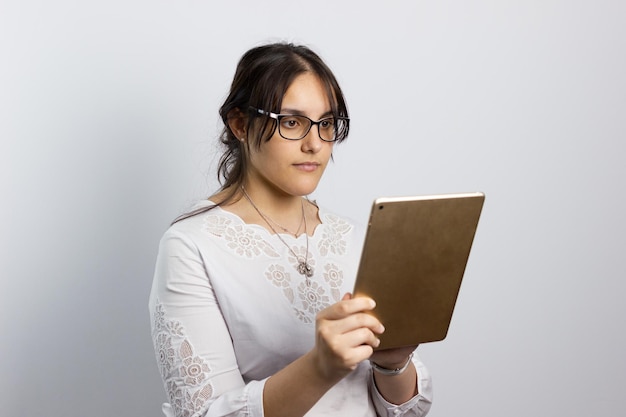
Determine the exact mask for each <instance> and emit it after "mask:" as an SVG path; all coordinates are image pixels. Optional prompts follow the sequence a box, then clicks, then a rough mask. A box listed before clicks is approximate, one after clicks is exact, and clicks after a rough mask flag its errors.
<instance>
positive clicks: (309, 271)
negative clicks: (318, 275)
mask: <svg viewBox="0 0 626 417" xmlns="http://www.w3.org/2000/svg"><path fill="white" fill-rule="evenodd" d="M241 191H243V195H244V196H245V197H246V200H248V201H249V202H250V205H252V207H253V208H254V209H255V210H256V212H257V213H259V216H261V218H262V219H263V220H265V223H267V225H268V226H269V228H270V229H271V230H272V232H274V234H275V235H276V237H278V239H280V241H281V242H283V245H285V246H286V247H287V249H289V252H291V254H292V255H293V256H294V257H295V258H296V260H297V261H298V268H297V269H298V273H299V274H301V275H304V276H305V277H306V283H307V285H310V282H309V278H311V277H312V276H313V272H314V270H313V267H312V266H311V265H309V234H308V233H307V225H306V215H305V213H304V201H302V200H301V205H302V221H301V223H300V224H302V223H304V236H305V237H306V253H305V255H304V259H302V257H301V256H298V255H297V254H296V253H295V252H294V251H293V249H292V248H291V246H289V244H288V243H287V242H285V241H284V239H283V238H282V237H281V236H280V233H278V232H276V229H274V227H273V226H272V223H275V224H276V225H278V226H280V225H279V224H278V223H276V222H275V221H274V220H272V219H271V218H270V217H269V216H268V215H266V214H264V213H263V212H262V211H261V210H259V208H258V207H257V206H256V204H254V201H252V198H250V196H249V195H248V193H247V192H246V189H245V188H244V187H243V185H242V186H241ZM280 227H281V229H285V228H284V227H282V226H280ZM298 230H300V226H298ZM285 231H287V232H289V231H288V230H286V229H285ZM289 233H291V232H289ZM296 233H297V231H296ZM294 236H295V235H294ZM295 237H296V238H297V236H295Z"/></svg>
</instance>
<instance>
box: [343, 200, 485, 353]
mask: <svg viewBox="0 0 626 417" xmlns="http://www.w3.org/2000/svg"><path fill="white" fill-rule="evenodd" d="M484 200H485V195H484V194H483V193H465V194H442V195H430V196H417V197H400V198H379V199H377V200H376V201H374V204H373V206H372V212H371V214H370V219H369V224H368V228H367V233H366V236H365V242H364V246H363V252H362V255H361V262H360V265H359V270H358V274H357V279H356V284H355V288H354V295H355V296H356V297H358V296H363V295H366V296H369V297H371V298H373V299H374V300H375V301H376V308H375V309H374V310H373V311H372V314H373V315H374V316H376V317H378V319H379V320H380V321H381V322H382V323H383V325H384V326H385V332H384V333H383V334H382V335H381V337H380V340H381V344H380V346H379V347H378V349H387V348H393V347H400V346H409V345H417V344H420V343H426V342H435V341H440V340H443V339H445V337H446V335H447V333H448V327H449V326H450V320H451V319H452V312H453V310H454V305H455V303H456V299H457V296H458V293H459V289H460V287H461V280H462V279H463V274H464V273H465V266H466V264H467V260H468V257H469V254H470V249H471V247H472V242H473V240H474V235H475V232H476V227H477V226H478V219H479V217H480V213H481V210H482V206H483V202H484Z"/></svg>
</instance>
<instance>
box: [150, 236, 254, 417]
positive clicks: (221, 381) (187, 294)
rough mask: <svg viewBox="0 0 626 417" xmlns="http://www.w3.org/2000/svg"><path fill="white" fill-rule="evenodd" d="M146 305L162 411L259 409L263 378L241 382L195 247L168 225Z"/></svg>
mask: <svg viewBox="0 0 626 417" xmlns="http://www.w3.org/2000/svg"><path fill="white" fill-rule="evenodd" d="M149 306H150V313H151V318H152V339H153V343H154V349H155V353H156V356H157V362H158V367H159V371H160V373H161V376H162V378H163V382H164V385H165V390H166V392H167V395H168V397H169V401H170V403H169V404H165V405H164V412H165V414H166V415H171V416H176V417H196V416H204V415H211V416H222V415H233V416H238V415H246V416H262V415H263V410H262V392H263V385H264V382H265V381H252V382H250V383H248V384H247V385H246V384H244V381H243V379H242V377H241V374H240V372H239V369H238V367H237V361H236V358H235V354H234V351H233V347H232V344H231V341H230V335H229V333H228V329H227V327H226V324H225V322H224V319H223V316H222V314H221V311H220V308H219V306H218V304H217V301H216V298H215V295H214V293H213V289H212V287H211V283H210V279H209V277H208V276H207V274H206V270H205V268H204V266H203V264H202V259H201V257H200V255H199V253H198V251H197V248H195V246H194V245H193V243H192V242H190V241H189V240H188V239H187V238H185V237H184V236H182V235H178V234H176V233H174V232H172V231H168V232H167V233H166V235H165V236H164V237H163V239H162V240H161V245H160V248H159V255H158V258H157V265H156V270H155V277H154V281H153V285H152V291H151V294H150V303H149Z"/></svg>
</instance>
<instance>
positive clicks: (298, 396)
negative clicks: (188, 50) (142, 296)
mask: <svg viewBox="0 0 626 417" xmlns="http://www.w3.org/2000/svg"><path fill="white" fill-rule="evenodd" d="M220 115H221V117H222V120H223V122H224V131H223V133H222V136H221V141H222V143H223V144H224V145H225V148H226V150H225V152H224V154H223V156H222V159H221V161H220V168H219V176H220V179H221V182H222V184H223V186H222V188H221V189H220V190H219V192H217V193H216V194H215V195H213V196H212V197H210V198H209V199H208V200H207V201H203V202H200V203H199V204H198V206H197V207H195V208H194V210H193V211H192V212H190V213H188V214H186V215H185V216H182V218H179V219H178V220H177V221H175V222H174V224H173V225H172V226H171V227H170V229H169V230H168V231H167V232H166V233H165V235H164V237H163V239H162V240H161V244H160V249H159V256H158V260H157V265H156V272H155V277H154V282H153V287H152V292H151V295H150V303H149V305H150V312H151V317H152V335H153V340H154V345H155V350H156V353H157V359H158V364H159V369H160V372H161V375H162V377H163V381H164V384H165V389H166V391H167V394H168V396H169V400H170V402H169V403H166V404H165V405H164V407H163V410H164V412H165V414H166V415H167V416H177V417H178V416H259V417H261V416H265V417H274V416H289V417H295V416H303V415H305V414H306V415H307V416H322V415H324V416H330V415H332V416H341V417H348V416H377V415H379V416H398V415H406V416H423V415H425V414H426V413H427V412H428V410H429V408H430V403H431V398H432V393H431V384H430V378H429V376H428V373H427V370H426V368H425V367H424V366H423V365H422V364H421V362H420V361H419V359H418V358H417V356H416V355H414V350H415V349H416V348H417V346H413V347H407V348H400V349H391V350H384V351H376V352H375V353H374V348H375V347H376V346H377V345H378V343H379V339H378V336H379V335H380V334H381V333H383V332H384V327H383V326H382V324H381V323H380V322H379V321H378V320H377V319H375V318H374V317H373V316H371V315H369V314H367V312H368V311H369V310H372V309H373V308H374V306H375V302H374V300H372V299H369V298H365V297H358V298H352V297H351V296H350V294H349V291H351V289H352V286H353V285H354V279H355V275H356V269H357V266H358V261H359V256H360V251H361V248H362V238H363V232H364V230H363V229H362V228H359V227H357V226H356V225H354V224H352V223H351V222H350V221H349V220H347V219H345V218H343V217H340V216H338V215H336V214H333V213H331V212H329V211H326V210H324V209H323V208H322V207H318V206H317V204H316V203H314V202H312V201H310V200H308V199H307V198H306V196H307V195H309V194H310V193H312V192H313V191H314V190H315V188H316V187H317V185H318V183H319V181H320V178H321V176H322V174H323V173H324V170H325V168H326V166H327V164H328V163H329V161H330V159H331V155H332V150H333V146H334V144H335V142H341V141H343V140H344V139H345V138H346V136H347V134H348V128H349V119H348V111H347V107H346V104H345V101H344V97H343V94H342V92H341V89H340V88H339V85H338V84H337V81H336V79H335V77H334V75H333V74H332V72H331V71H330V69H329V68H328V67H327V66H326V65H325V64H324V63H323V61H322V60H321V59H320V58H319V56H317V55H316V54H315V53H314V52H312V51H311V50H310V49H308V48H307V47H304V46H294V45H291V44H282V43H279V44H270V45H265V46H261V47H257V48H254V49H251V50H250V51H248V52H247V53H246V54H245V55H244V56H243V57H242V58H241V60H240V62H239V65H238V67H237V71H236V73H235V77H234V80H233V83H232V85H231V90H230V95H229V96H228V98H227V99H226V101H225V103H224V104H223V106H222V107H221V109H220ZM381 279H385V277H381Z"/></svg>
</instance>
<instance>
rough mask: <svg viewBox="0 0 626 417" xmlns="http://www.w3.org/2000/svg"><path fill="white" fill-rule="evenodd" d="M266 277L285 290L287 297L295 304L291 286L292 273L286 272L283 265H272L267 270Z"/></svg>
mask: <svg viewBox="0 0 626 417" xmlns="http://www.w3.org/2000/svg"><path fill="white" fill-rule="evenodd" d="M265 277H266V278H267V279H268V280H270V281H271V282H272V284H274V286H276V287H278V288H280V289H282V290H283V293H284V294H285V297H287V299H288V300H289V302H290V303H292V304H293V301H294V295H293V289H292V288H291V275H289V272H285V268H283V267H282V265H270V267H269V268H267V271H265Z"/></svg>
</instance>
